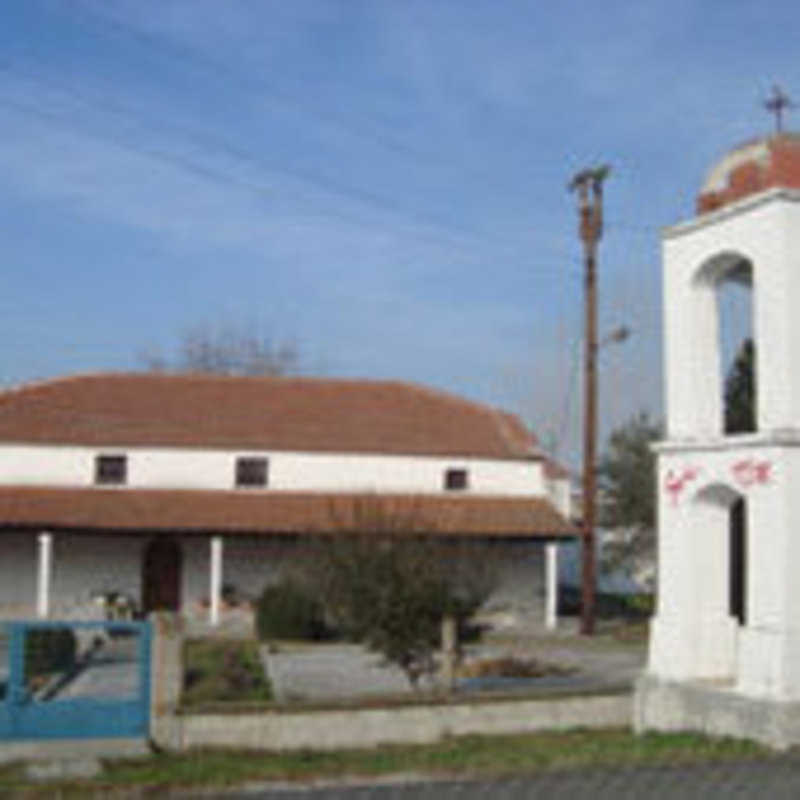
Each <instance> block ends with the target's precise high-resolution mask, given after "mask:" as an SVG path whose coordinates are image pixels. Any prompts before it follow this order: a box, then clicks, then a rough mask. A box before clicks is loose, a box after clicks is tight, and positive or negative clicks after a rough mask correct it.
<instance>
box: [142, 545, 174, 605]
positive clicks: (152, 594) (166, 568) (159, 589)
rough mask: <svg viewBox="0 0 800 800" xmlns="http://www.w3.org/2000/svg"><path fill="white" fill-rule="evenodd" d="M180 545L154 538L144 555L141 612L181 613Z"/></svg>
mask: <svg viewBox="0 0 800 800" xmlns="http://www.w3.org/2000/svg"><path fill="white" fill-rule="evenodd" d="M182 560H183V559H182V555H181V548H180V545H179V544H178V543H177V542H176V541H175V540H174V539H154V540H153V541H151V542H150V543H149V544H148V545H147V548H146V550H145V552H144V562H143V565H142V610H143V611H144V612H145V613H147V612H150V611H178V610H179V608H180V603H181V565H182Z"/></svg>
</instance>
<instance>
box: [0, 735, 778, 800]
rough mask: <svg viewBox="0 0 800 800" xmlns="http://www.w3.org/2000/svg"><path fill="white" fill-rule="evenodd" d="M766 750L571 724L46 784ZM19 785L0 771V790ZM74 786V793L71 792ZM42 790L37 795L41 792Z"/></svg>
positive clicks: (178, 782) (511, 768)
mask: <svg viewBox="0 0 800 800" xmlns="http://www.w3.org/2000/svg"><path fill="white" fill-rule="evenodd" d="M769 757H770V751H769V750H767V749H766V748H763V747H761V746H760V745H757V744H754V743H752V742H748V741H742V740H734V739H712V738H708V737H705V736H701V735H699V734H688V733H680V734H647V735H644V736H634V735H633V734H632V733H631V732H630V731H629V730H627V729H607V730H583V729H578V730H571V731H563V732H557V733H538V734H520V735H513V736H491V737H489V736H464V737H453V738H450V739H447V740H445V741H442V742H440V743H438V744H434V745H393V746H385V747H379V748H374V749H369V750H341V751H336V752H317V751H310V750H303V751H298V752H294V753H274V752H250V751H244V752H242V751H220V750H202V751H196V752H192V753H187V754H179V755H169V754H160V755H156V756H153V757H152V758H150V759H147V760H144V761H117V762H110V763H108V764H107V766H106V771H105V774H104V775H103V776H102V778H98V779H94V780H90V781H81V782H72V783H69V784H66V783H65V784H62V785H61V786H60V787H56V786H54V785H52V784H51V785H50V786H49V787H47V791H48V795H47V796H53V794H52V793H53V791H54V790H58V791H61V792H62V796H64V797H70V796H80V792H90V791H91V792H103V793H109V794H110V793H112V792H113V791H114V790H115V789H116V790H119V789H122V788H123V787H134V786H135V787H139V788H140V789H146V790H148V791H154V792H155V793H159V792H163V791H165V790H167V789H174V788H179V787H197V786H206V787H221V786H235V785H237V784H242V783H245V782H247V781H270V780H280V781H302V780H308V779H311V778H323V779H324V778H327V779H336V778H343V777H355V776H362V777H363V776H380V775H389V774H393V773H418V774H427V775H437V776H443V777H447V776H459V777H465V776H472V777H477V776H491V777H497V776H508V775H525V774H531V773H536V772H542V771H547V770H568V769H575V768H584V767H615V768H625V767H631V766H639V765H678V764H697V763H707V762H718V761H724V760H743V759H749V760H752V759H764V758H769ZM12 788H13V789H20V788H22V786H21V785H20V784H19V783H17V782H16V781H14V780H13V778H11V775H10V773H8V772H6V773H5V774H2V773H0V794H1V793H2V790H4V789H12ZM72 792H75V794H74V795H72V794H71V793H72ZM42 796H44V794H43V795H42Z"/></svg>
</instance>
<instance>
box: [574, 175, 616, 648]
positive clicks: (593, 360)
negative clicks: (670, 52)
mask: <svg viewBox="0 0 800 800" xmlns="http://www.w3.org/2000/svg"><path fill="white" fill-rule="evenodd" d="M608 173H609V168H608V167H607V166H602V167H596V168H593V169H585V170H583V171H582V172H579V173H578V174H577V175H576V176H575V177H574V178H573V179H572V181H571V182H570V184H569V188H570V190H571V191H575V192H577V193H578V209H579V214H580V226H579V233H580V238H581V241H582V242H583V251H584V260H585V264H586V268H585V280H584V302H585V306H586V323H585V324H586V334H585V337H584V404H583V415H584V416H583V531H582V534H583V535H582V547H581V633H582V634H584V635H586V636H591V635H592V634H593V633H594V619H595V583H596V577H595V573H596V569H595V537H594V521H595V493H596V481H595V478H596V460H597V457H596V447H597V244H598V242H599V241H600V237H601V236H602V235H603V181H604V180H605V179H606V177H607V176H608Z"/></svg>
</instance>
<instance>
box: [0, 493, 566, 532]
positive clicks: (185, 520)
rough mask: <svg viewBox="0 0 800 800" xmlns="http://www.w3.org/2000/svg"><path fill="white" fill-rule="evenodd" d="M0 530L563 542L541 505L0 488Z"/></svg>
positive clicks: (529, 501) (552, 514)
mask: <svg viewBox="0 0 800 800" xmlns="http://www.w3.org/2000/svg"><path fill="white" fill-rule="evenodd" d="M0 528H6V529H8V528H11V529H22V528H24V529H31V528H33V529H36V530H59V529H61V530H63V529H68V530H82V531H83V530H85V531H92V530H94V531H112V532H114V531H116V532H128V533H141V534H148V533H151V532H155V531H164V532H184V533H212V532H219V533H224V534H235V533H258V534H276V535H281V534H284V535H285V534H289V535H291V534H344V533H354V532H365V533H369V532H375V531H376V530H377V531H379V532H384V533H389V532H393V533H411V534H414V533H417V534H433V535H438V536H457V535H463V536H488V537H498V538H503V537H507V538H545V537H546V538H550V537H571V536H575V535H576V534H577V530H576V529H575V528H574V527H573V526H572V525H571V524H570V523H569V522H567V521H566V520H565V519H564V518H563V517H562V516H561V515H560V514H559V513H558V512H557V511H556V510H555V509H554V508H553V506H552V505H551V504H550V503H549V502H548V501H547V500H545V499H543V498H489V497H466V496H461V497H450V496H440V495H377V494H352V495H346V494H325V493H310V492H302V493H300V492H257V491H247V490H244V491H189V490H167V489H96V488H86V489H60V488H38V487H28V486H3V487H0Z"/></svg>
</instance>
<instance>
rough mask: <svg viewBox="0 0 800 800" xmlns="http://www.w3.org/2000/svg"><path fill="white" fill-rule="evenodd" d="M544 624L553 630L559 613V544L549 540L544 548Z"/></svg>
mask: <svg viewBox="0 0 800 800" xmlns="http://www.w3.org/2000/svg"><path fill="white" fill-rule="evenodd" d="M544 586H545V600H544V624H545V627H546V628H547V629H548V630H550V631H553V630H555V629H556V623H557V615H558V545H557V544H556V543H555V542H548V543H547V544H546V545H545V549H544Z"/></svg>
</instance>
